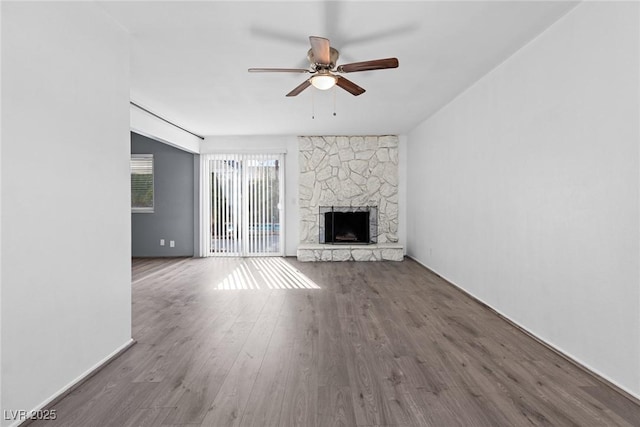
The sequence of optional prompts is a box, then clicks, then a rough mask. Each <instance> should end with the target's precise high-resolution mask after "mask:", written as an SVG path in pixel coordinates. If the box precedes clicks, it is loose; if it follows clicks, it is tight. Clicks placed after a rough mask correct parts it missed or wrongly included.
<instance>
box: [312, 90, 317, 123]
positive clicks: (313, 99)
mask: <svg viewBox="0 0 640 427" xmlns="http://www.w3.org/2000/svg"><path fill="white" fill-rule="evenodd" d="M315 92H316V91H315V90H312V91H311V119H315V118H316V104H315V99H316V97H315V96H314V94H315Z"/></svg>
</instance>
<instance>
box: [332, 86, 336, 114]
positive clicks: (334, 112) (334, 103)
mask: <svg viewBox="0 0 640 427" xmlns="http://www.w3.org/2000/svg"><path fill="white" fill-rule="evenodd" d="M335 116H336V87H335V86H334V87H333V117H335Z"/></svg>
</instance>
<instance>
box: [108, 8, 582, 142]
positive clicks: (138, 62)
mask: <svg viewBox="0 0 640 427" xmlns="http://www.w3.org/2000/svg"><path fill="white" fill-rule="evenodd" d="M100 4H101V6H102V7H103V8H104V9H105V10H106V11H107V12H108V13H109V14H110V15H112V16H113V17H114V18H115V19H116V20H117V21H118V22H119V23H120V24H121V25H122V26H123V27H125V28H126V29H127V30H128V31H129V32H130V34H131V40H132V41H131V99H132V100H133V101H134V102H136V103H138V104H140V105H142V106H145V107H146V108H148V109H150V110H151V111H154V112H156V113H158V114H160V115H162V116H163V117H165V118H167V119H169V120H171V121H173V122H175V123H177V124H179V125H181V126H183V127H185V128H187V129H189V130H191V131H193V132H196V133H199V134H201V135H269V134H281V135H301V134H304V135H312V134H325V135H326V134H334V135H335V134H352V135H353V134H404V133H407V132H408V131H410V130H411V129H412V128H413V127H414V126H416V125H417V124H418V123H420V122H421V121H422V120H424V119H425V118H427V117H428V116H430V115H431V114H433V113H434V112H436V111H437V110H438V109H440V108H442V107H443V106H444V105H445V104H447V103H448V102H449V101H451V100H452V99H453V98H454V97H455V96H456V95H458V94H459V93H461V92H462V91H464V90H465V89H466V88H467V87H469V86H470V85H471V84H473V82H475V81H477V80H478V79H479V78H480V77H481V76H483V75H484V74H486V73H487V72H488V71H489V70H491V69H492V68H494V67H495V66H496V65H498V64H499V63H501V62H502V61H504V60H505V59H506V58H507V57H508V56H510V55H511V54H513V53H514V52H515V51H517V50H518V49H519V48H520V47H522V46H523V45H524V44H526V43H527V42H528V41H530V40H531V39H533V38H534V37H535V36H536V35H538V34H540V33H541V32H542V31H544V29H546V28H547V27H548V26H549V25H551V24H552V23H553V22H555V21H556V20H557V19H558V18H560V17H561V16H562V15H564V14H565V13H566V12H567V11H568V10H570V9H571V8H572V7H573V6H575V4H576V3H575V2H560V1H549V2H544V1H532V2H523V1H512V2H507V1H493V2H484V1H471V2H457V1H426V2H425V1H422V2H417V1H413V2H398V1H394V2H390V1H389V2H360V1H340V2H303V1H289V2H271V1H260V2H239V1H234V2H230V1H229V2H220V1H195V2H185V1H173V2H149V1H130V2H100ZM310 35H316V36H323V37H327V38H329V39H330V40H331V45H332V46H333V47H335V48H336V49H338V50H339V51H340V60H339V61H338V63H339V64H343V63H347V62H357V61H363V60H369V59H379V58H386V57H391V56H395V57H397V58H398V60H399V62H400V67H399V68H397V69H390V70H379V71H367V72H361V73H352V74H349V75H348V76H347V77H348V78H349V79H350V80H352V81H353V82H355V83H357V84H358V85H360V86H362V87H364V88H365V89H366V90H367V92H366V93H364V94H363V95H361V96H358V97H354V96H352V95H350V94H349V93H347V92H345V91H343V90H341V89H339V88H337V89H336V90H335V91H334V90H329V91H326V92H321V91H318V90H316V89H314V88H308V89H307V90H305V91H304V92H302V94H300V95H299V96H297V97H292V98H287V97H285V94H286V93H288V92H289V91H290V90H291V89H293V88H294V87H296V86H297V85H298V84H300V83H301V82H302V81H303V80H304V79H305V78H308V75H304V74H281V73H274V74H255V73H252V74H250V73H248V72H247V68H250V67H307V66H308V63H307V62H306V53H307V50H308V49H309V42H308V36H310ZM334 94H335V95H334ZM334 96H335V103H336V113H337V115H336V116H335V117H334V116H333V104H334ZM312 104H313V105H314V106H315V107H314V108H315V119H312V118H311V113H312Z"/></svg>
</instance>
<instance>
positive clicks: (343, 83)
mask: <svg viewBox="0 0 640 427" xmlns="http://www.w3.org/2000/svg"><path fill="white" fill-rule="evenodd" d="M337 77H338V80H337V81H336V85H337V86H340V87H341V88H342V89H344V90H346V91H347V92H349V93H350V94H351V95H354V96H358V95H362V94H363V93H364V92H365V90H364V89H362V88H361V87H360V86H358V85H357V84H355V83H354V82H352V81H351V80H347V79H345V78H344V77H342V76H337Z"/></svg>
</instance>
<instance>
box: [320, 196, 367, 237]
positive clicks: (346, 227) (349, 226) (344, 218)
mask: <svg viewBox="0 0 640 427" xmlns="http://www.w3.org/2000/svg"><path fill="white" fill-rule="evenodd" d="M377 213H378V212H377V208H376V207H375V206H362V207H351V206H349V207H343V206H321V207H320V236H319V241H320V243H328V244H334V245H340V244H342V245H358V244H359V245H368V244H371V243H376V242H377V222H378V221H377V219H378V215H377Z"/></svg>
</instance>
